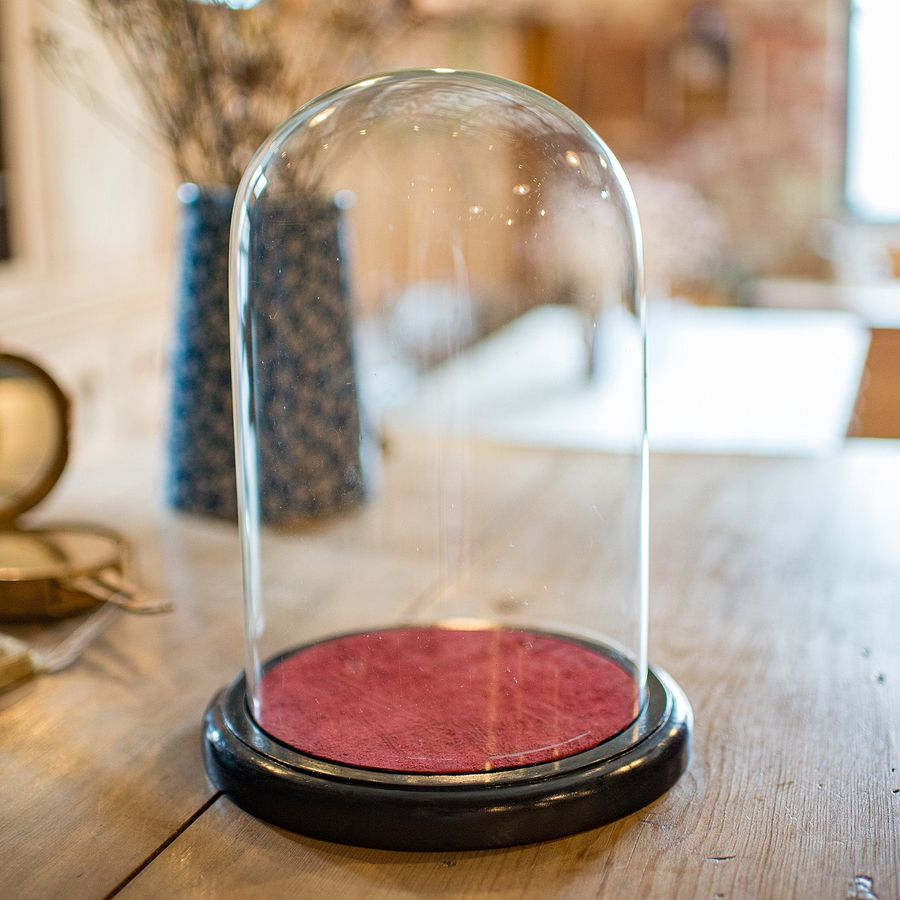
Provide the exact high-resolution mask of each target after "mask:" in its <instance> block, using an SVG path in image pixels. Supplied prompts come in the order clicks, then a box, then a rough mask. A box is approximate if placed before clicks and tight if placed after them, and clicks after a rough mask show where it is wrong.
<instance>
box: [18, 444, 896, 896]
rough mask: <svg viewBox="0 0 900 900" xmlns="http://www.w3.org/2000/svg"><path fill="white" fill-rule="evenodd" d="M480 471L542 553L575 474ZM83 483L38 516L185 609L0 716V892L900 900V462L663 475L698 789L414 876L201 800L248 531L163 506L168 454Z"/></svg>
mask: <svg viewBox="0 0 900 900" xmlns="http://www.w3.org/2000/svg"><path fill="white" fill-rule="evenodd" d="M484 454H485V458H484V465H483V467H482V468H483V471H485V472H486V473H487V474H488V476H489V477H488V478H487V479H486V487H485V501H484V502H485V504H486V510H487V511H488V513H489V512H490V511H491V510H493V512H494V513H496V512H497V511H499V510H507V511H509V510H515V511H516V514H515V515H508V516H507V519H506V524H505V525H504V527H505V528H508V529H509V530H510V534H512V533H513V531H515V532H516V533H518V534H519V537H520V538H522V539H528V535H529V534H532V535H535V534H545V535H546V531H547V529H546V526H544V525H542V524H541V521H542V517H543V516H545V515H547V514H548V512H552V509H554V508H556V507H557V506H558V505H559V503H561V502H565V496H566V492H567V491H572V490H575V489H577V484H578V479H577V478H574V477H573V472H575V471H576V469H577V467H578V466H579V465H582V463H581V462H579V459H582V458H580V457H578V456H577V455H572V456H567V455H565V454H560V453H555V454H548V453H542V452H538V451H514V452H513V451H504V450H500V449H499V448H492V449H486V450H485V451H484ZM75 462H76V464H75V465H74V466H73V467H72V469H71V470H70V471H69V472H68V473H67V475H66V477H65V479H64V483H63V484H62V485H60V487H59V488H58V490H57V492H56V493H55V495H54V497H53V498H52V499H51V500H50V501H48V502H47V503H46V504H45V506H44V507H43V508H42V509H41V510H40V511H39V512H40V516H35V519H37V518H40V519H44V520H46V519H48V518H52V517H61V516H66V517H74V516H77V517H78V518H82V519H95V520H97V521H99V522H103V523H105V524H107V525H112V526H117V527H119V528H120V529H121V530H123V531H124V532H126V533H127V534H128V535H129V536H130V537H131V538H132V539H133V540H134V542H135V545H136V548H137V555H138V562H139V569H140V573H141V575H142V578H143V581H144V582H145V583H146V584H147V585H148V587H150V588H151V589H152V590H153V591H155V592H156V593H158V594H166V595H169V596H171V597H172V598H173V599H174V600H175V602H176V604H177V609H176V610H175V612H173V613H171V614H168V615H164V616H158V617H155V618H152V619H151V618H137V617H128V616H124V615H123V616H122V617H120V619H119V620H118V621H117V622H116V623H115V624H114V625H113V626H112V627H111V628H110V630H109V631H108V632H107V633H106V634H105V635H104V636H103V637H102V638H101V639H100V640H99V641H97V642H96V643H95V644H94V645H93V646H92V647H91V648H90V649H89V651H88V652H87V653H86V655H85V656H84V658H83V659H82V660H81V662H80V663H79V664H77V665H76V666H74V667H73V668H71V669H69V670H67V671H65V672H63V673H61V674H58V675H55V676H44V677H41V678H38V679H34V680H32V681H31V682H28V683H26V684H24V685H23V686H21V687H19V688H17V689H15V690H12V691H9V692H6V693H4V694H0V897H4V898H7V897H8V898H31V897H36V898H38V897H39V898H44V897H66V898H78V897H91V898H94V897H102V896H109V895H118V894H122V895H123V896H125V897H129V898H136V897H152V898H158V897H176V896H201V897H216V898H219V897H254V898H255V897H288V896H291V897H295V896H298V897H315V898H321V897H340V898H349V897H365V898H378V897H417V896H430V895H442V896H449V897H467V898H468V897H503V898H507V897H535V898H548V897H615V898H620V897H652V898H660V897H661V898H668V897H677V898H698V897H708V898H726V897H727V898H743V897H767V898H779V900H781V898H788V897H804V898H805V897H809V898H830V897H832V898H844V897H847V896H853V897H866V898H871V897H878V898H881V900H885V898H890V897H900V695H898V685H900V652H898V650H900V446H898V445H896V444H890V443H881V444H879V443H874V442H873V443H869V442H858V443H855V444H854V443H851V444H850V445H848V447H847V449H846V450H845V451H843V452H842V453H840V454H839V455H836V456H833V457H830V458H824V459H799V458H792V459H784V458H753V459H747V458H729V457H714V456H709V457H700V456H658V457H655V458H654V461H653V469H652V471H653V475H652V487H653V495H652V496H653V500H652V548H653V557H652V565H651V570H652V575H651V586H652V587H651V589H652V593H651V627H650V658H651V662H652V663H653V664H654V665H657V666H660V667H662V668H665V669H667V670H668V671H670V672H671V673H672V674H673V675H674V676H675V677H676V679H677V680H678V681H679V683H680V684H681V685H682V687H683V688H684V689H685V690H686V691H687V693H688V695H689V697H690V698H691V701H692V703H693V705H694V712H695V716H696V730H695V740H694V755H693V759H692V762H691V764H690V767H689V769H688V771H687V773H686V774H685V775H684V776H683V778H682V779H681V781H680V782H679V783H678V784H677V785H676V786H675V787H674V788H673V789H672V790H671V791H670V792H669V793H668V794H667V795H665V796H664V797H663V798H661V799H660V800H658V801H657V802H655V803H654V804H652V805H651V806H649V807H647V808H645V809H643V810H641V811H640V812H638V813H635V814H634V815H632V816H629V817H628V818H626V819H624V820H621V821H619V822H617V823H615V824H612V825H609V826H606V827H604V828H600V829H597V830H595V831H591V832H588V833H585V834H581V835H577V836H575V837H570V838H566V839H563V840H558V841H554V842H550V843H546V844H542V845H534V846H526V847H519V848H515V849H510V850H496V851H487V852H465V853H421V854H412V853H393V852H386V851H375V850H365V849H359V848H351V847H343V846H337V845H331V844H327V843H323V842H319V841H314V840H310V839H307V838H304V837H299V836H295V835H292V834H289V833H287V832H284V831H282V830H279V829H277V828H274V827H271V826H269V825H267V824H265V823H262V822H259V821H256V820H254V819H253V818H251V817H250V816H248V815H246V814H245V813H243V812H242V811H241V810H239V809H237V808H236V807H235V806H233V805H232V804H231V803H230V802H229V801H228V800H227V799H226V798H224V797H222V796H220V795H218V794H217V793H216V792H215V791H214V790H213V789H212V788H211V787H210V785H209V784H208V782H207V781H206V778H205V775H204V771H203V765H202V761H201V754H200V744H201V717H202V713H203V710H204V707H205V706H206V704H207V702H208V701H209V700H210V698H211V697H212V695H213V694H214V693H215V691H216V690H217V689H218V688H220V687H221V686H222V685H224V684H225V683H226V682H227V681H229V680H230V679H231V678H232V677H233V676H234V675H235V674H236V673H237V671H238V670H239V668H240V666H241V665H242V627H241V602H240V578H239V559H238V546H237V537H236V532H235V529H234V528H233V527H229V526H228V525H225V524H221V523H210V522H205V521H201V520H197V519H191V518H186V517H178V516H176V515H174V514H172V513H169V512H166V511H165V510H163V509H161V505H160V503H159V501H158V499H157V494H158V489H157V484H158V473H157V459H156V455H155V454H154V453H153V452H152V451H151V449H150V448H147V447H138V448H134V450H133V451H129V452H128V453H119V454H117V455H116V456H115V457H114V458H113V457H111V459H110V460H105V461H103V460H95V461H94V462H93V463H92V464H91V465H79V464H78V461H77V460H76V461H75ZM407 463H408V460H407V461H403V460H400V461H399V463H398V464H401V465H406V464H407ZM573 467H576V468H573ZM400 506H401V507H402V504H400ZM410 506H412V503H410ZM391 515H392V516H395V517H397V523H398V524H397V538H396V547H395V550H394V552H393V553H391V554H387V555H386V557H385V559H384V561H383V564H384V566H385V572H386V573H387V574H389V575H390V576H391V578H392V579H393V584H394V586H395V588H396V586H397V585H400V586H401V587H402V588H403V589H404V590H406V589H408V590H414V589H416V585H417V583H418V580H419V573H418V572H417V570H416V568H415V566H414V565H412V563H411V557H410V555H409V554H406V555H404V543H403V541H404V538H403V532H404V527H403V526H404V523H408V522H409V521H410V519H409V516H411V515H412V516H414V510H412V509H402V508H398V509H396V510H394V512H393V513H391ZM486 515H487V513H486ZM338 530H339V531H340V529H338ZM353 537H354V538H355V539H356V538H360V535H358V534H357V535H355V536H353ZM323 539H324V538H323ZM342 539H344V540H346V539H347V535H346V534H344V535H343V538H342ZM361 539H364V535H363V536H362V538H361ZM551 543H552V541H551ZM354 577H356V576H355V575H354V573H353V571H352V570H350V571H348V567H346V566H343V567H339V566H334V565H332V566H331V567H330V568H329V569H328V570H327V571H325V570H323V574H322V575H321V581H322V583H321V589H322V590H323V591H328V590H349V589H352V587H353V584H352V582H353V579H354ZM65 627H68V626H56V632H54V633H58V632H59V630H60V629H61V628H65ZM9 630H12V629H9ZM17 633H20V634H21V633H22V631H21V629H20V630H19V631H18V632H17ZM28 634H29V635H30V636H32V637H35V639H40V640H43V641H45V642H50V640H51V638H52V637H53V634H51V633H48V632H47V631H46V630H45V631H43V632H41V633H38V632H35V631H33V630H29V632H28ZM867 891H868V893H866V892H867Z"/></svg>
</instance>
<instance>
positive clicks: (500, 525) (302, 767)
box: [208, 70, 686, 846]
mask: <svg viewBox="0 0 900 900" xmlns="http://www.w3.org/2000/svg"><path fill="white" fill-rule="evenodd" d="M231 240H232V251H231V303H232V311H231V312H232V350H233V359H232V363H233V378H234V394H235V417H236V435H237V459H238V485H239V498H238V499H239V522H240V532H241V540H242V551H243V568H244V602H245V614H246V626H245V627H246V671H245V675H244V678H243V679H242V680H240V686H239V690H240V691H241V692H242V693H243V692H244V691H245V692H246V705H245V706H244V707H243V708H244V709H245V710H246V711H247V722H245V723H244V724H243V725H241V726H239V727H238V726H235V725H234V724H233V722H232V726H233V727H234V728H236V729H237V730H239V731H240V730H241V729H243V732H244V743H245V744H252V745H253V746H255V747H256V748H257V749H258V750H259V749H260V748H262V749H263V750H264V752H265V753H266V754H268V756H269V757H270V758H276V757H277V758H278V759H279V760H280V761H281V762H282V763H283V764H285V765H287V766H288V767H289V768H290V767H293V768H292V769H291V771H292V772H293V773H294V775H296V772H298V771H302V772H304V773H305V775H304V777H306V775H310V774H311V775H312V776H313V777H321V778H324V779H332V783H333V781H334V780H335V779H337V780H340V779H344V780H346V782H347V783H348V784H351V783H352V784H353V785H356V786H357V787H359V789H360V790H368V789H369V788H372V789H375V788H379V786H380V788H379V789H381V788H383V789H385V790H388V789H389V790H393V791H394V793H393V794H391V795H390V796H391V797H392V798H393V801H396V798H397V797H399V796H400V795H399V794H398V793H397V792H398V791H401V790H412V789H413V788H415V789H416V790H418V789H419V788H421V789H422V790H424V791H426V793H427V791H436V792H437V793H436V794H432V795H429V796H430V797H431V799H430V800H428V797H427V796H426V794H423V795H422V797H423V798H425V801H428V802H427V803H425V805H428V803H431V806H432V807H433V806H434V802H433V801H434V797H445V796H450V795H451V794H452V796H453V797H454V798H455V799H454V802H456V801H457V800H458V799H459V798H460V797H462V796H463V794H462V793H453V792H454V791H457V790H460V789H461V788H462V787H463V786H465V788H466V791H467V792H474V793H473V794H472V796H473V797H476V798H477V795H478V790H479V789H481V790H482V794H483V793H484V789H485V788H487V789H490V790H495V791H496V790H497V789H500V788H503V789H510V790H515V789H516V787H517V786H518V787H521V786H522V785H524V784H528V785H532V786H534V785H536V784H539V783H541V782H542V781H543V780H546V779H549V780H550V781H551V782H552V781H553V779H554V778H556V777H557V776H559V775H560V773H564V772H575V773H577V772H582V771H584V767H585V766H589V765H591V766H593V767H594V768H595V769H596V767H597V766H602V765H606V763H607V762H608V761H609V760H610V759H614V758H620V757H621V756H622V754H623V752H625V751H628V750H629V749H633V748H634V747H636V746H637V745H638V744H640V743H641V742H642V741H644V740H645V738H646V737H647V734H648V733H649V732H650V731H652V730H653V728H655V727H657V725H656V724H654V722H656V719H654V722H649V720H648V719H647V716H648V712H647V711H648V710H649V709H651V707H653V708H654V709H655V708H656V707H659V709H656V713H654V714H653V715H656V718H657V719H658V718H659V716H660V715H662V713H661V712H660V709H662V707H660V703H662V704H663V706H666V704H668V706H667V707H666V708H668V709H669V710H670V712H671V707H672V705H673V702H672V699H671V696H670V695H669V694H666V691H663V695H665V696H663V697H662V700H654V699H653V697H652V696H651V694H652V693H653V691H652V690H648V668H647V659H646V646H647V584H648V583H647V565H648V560H647V550H648V548H647V535H648V528H647V524H648V523H647V516H648V500H647V440H646V386H645V385H646V380H645V369H644V367H645V361H644V357H645V354H644V320H643V316H644V308H643V293H642V290H643V284H642V259H641V241H640V229H639V224H638V218H637V212H636V209H635V204H634V200H633V198H632V194H631V191H630V188H629V186H628V182H627V180H626V177H625V174H624V172H623V171H622V168H621V166H620V165H619V163H618V162H617V160H616V159H615V157H614V156H613V155H612V153H611V152H610V151H609V149H608V148H607V147H606V146H605V144H604V143H603V142H602V141H601V140H600V139H599V138H598V137H597V135H596V134H595V133H594V132H593V131H592V130H591V129H590V128H589V127H588V126H587V125H586V124H585V123H584V122H583V121H582V120H581V119H579V118H578V117H577V116H576V115H574V114H573V113H572V112H570V111H569V110H568V109H566V108H565V107H563V106H561V105H560V104H559V103H557V102H555V101H554V100H552V99H550V98H548V97H546V96H544V95H542V94H540V93H538V92H536V91H534V90H531V89H529V88H527V87H524V86H522V85H519V84H515V83H513V82H510V81H506V80H503V79H499V78H495V77H491V76H487V75H481V74H477V73H467V72H456V71H451V70H427V71H415V72H399V73H394V74H388V75H381V76H377V77H372V78H368V79H365V80H363V81H360V82H358V83H355V84H352V85H349V86H346V87H343V88H340V89H338V90H335V91H332V92H330V93H328V94H325V95H323V96H322V97H320V98H318V99H316V100H314V101H312V102H311V103H309V104H307V105H306V106H304V107H303V108H302V109H300V110H299V111H298V112H297V113H296V114H295V115H294V116H293V117H291V118H290V119H289V120H288V121H287V122H285V123H284V125H283V126H282V127H280V128H279V129H278V130H277V131H276V132H275V133H274V134H273V135H272V136H271V137H270V138H269V139H268V140H267V141H266V143H265V144H264V145H263V147H261V148H260V150H259V151H258V153H257V154H256V156H255V158H254V160H253V161H252V163H251V164H250V166H249V167H248V169H247V172H246V174H245V177H244V179H243V181H242V183H241V186H240V188H239V190H238V194H237V200H236V203H235V210H234V216H233V221H232V238H231ZM650 680H651V682H652V683H653V685H656V684H657V682H658V679H657V678H656V676H655V675H654V674H653V672H652V671H651V673H650ZM654 690H656V688H654ZM666 697H668V699H666ZM676 705H677V704H676ZM682 705H683V704H682ZM234 708H235V709H237V707H234ZM682 712H683V710H682ZM657 714H658V715H657ZM237 715H238V713H237V712H235V713H234V714H233V716H232V719H233V718H234V716H237ZM651 717H652V716H651ZM682 718H683V716H682ZM227 719H228V716H227V715H226V716H225V719H223V721H226V720H227ZM220 724H221V723H220ZM657 724H658V723H657ZM683 724H684V723H683V722H682V725H683ZM685 730H686V726H685V727H684V728H682V731H685ZM248 734H249V735H250V737H247V735H248ZM209 735H210V732H209V731H208V738H209V739H210V740H211V741H212V743H213V744H215V742H216V740H220V739H221V728H220V725H216V728H215V730H214V732H213V733H212V737H211V738H210V737H209ZM679 759H681V757H679ZM681 767H683V760H682V762H680V763H679V764H678V766H676V765H675V764H674V763H673V764H672V765H670V769H671V772H670V773H669V775H668V776H667V777H668V781H667V783H666V784H665V786H663V787H662V789H663V790H664V789H665V787H667V786H668V784H670V783H671V781H672V780H674V778H677V775H678V773H680V771H681ZM676 769H677V771H675V770H676ZM217 771H218V772H219V775H218V778H219V781H220V782H221V781H223V780H224V781H226V782H228V786H229V787H231V788H233V789H234V790H235V791H237V792H238V793H240V790H241V785H239V784H237V781H239V780H240V779H237V781H235V779H232V780H231V781H228V778H226V777H225V776H222V774H221V771H220V770H219V769H217V767H216V765H212V766H211V772H212V774H213V779H214V780H216V778H217V775H216V772H217ZM672 772H674V775H672ZM294 775H292V776H291V778H293V777H294ZM288 780H290V779H288ZM529 790H531V788H529ZM441 791H444V793H443V794H442V793H441ZM447 792H449V793H447ZM551 792H552V789H551ZM659 792H661V791H660V790H657V792H656V793H657V794H658V793H659ZM413 793H415V792H414V791H413ZM557 793H558V792H557ZM366 796H367V797H368V796H370V795H368V794H367V795H366ZM417 796H418V795H417ZM511 796H512V795H511ZM548 796H549V795H548ZM641 796H643V795H642V794H641V791H640V790H637V791H633V792H632V795H631V796H630V798H629V800H628V802H627V803H626V804H625V805H626V806H629V804H630V806H629V809H628V810H627V811H630V809H631V808H636V805H637V806H639V805H641V804H642V803H644V802H647V797H644V799H641ZM491 797H493V798H494V799H493V800H490V801H483V802H482V801H478V800H477V799H476V800H475V801H473V802H475V803H476V805H477V804H478V803H479V802H481V804H482V808H481V813H482V818H483V819H484V821H485V822H488V821H493V820H492V819H491V816H494V817H496V809H497V808H499V807H497V800H498V798H499V797H500V795H498V794H496V793H494V794H491ZM308 799H309V798H307V800H308ZM370 799H371V797H370ZM393 801H391V802H393ZM239 802H241V800H240V799H239ZM360 802H362V803H363V806H365V802H367V801H360ZM372 802H373V803H374V805H375V806H377V804H378V802H380V801H378V800H377V799H376V800H373V801H372ZM410 802H413V803H414V801H410ZM423 802H424V801H423ZM511 802H512V801H511ZM535 802H536V803H537V801H535ZM541 803H543V804H544V806H546V805H547V801H546V797H545V798H544V800H542V801H541ZM491 804H493V806H492V805H491ZM244 805H245V806H247V808H249V809H251V811H254V812H257V813H258V814H261V815H263V816H265V817H267V818H271V819H273V820H275V821H279V823H281V824H285V823H286V824H288V826H289V827H296V828H298V830H304V831H307V832H308V833H314V834H319V835H320V836H325V837H336V839H339V840H344V839H346V840H349V841H351V842H355V843H369V844H372V845H375V846H490V845H496V844H500V843H512V842H517V841H521V840H533V839H536V837H541V836H551V834H552V833H565V832H566V831H573V830H578V828H581V827H587V826H588V825H590V824H596V822H597V821H603V820H608V819H609V818H611V817H614V815H616V814H621V813H622V811H623V810H618V812H615V811H613V812H610V810H607V812H606V814H605V818H604V817H603V816H598V814H597V813H596V812H595V813H594V814H593V818H590V817H588V818H589V820H587V819H586V820H585V821H584V822H581V820H580V819H579V817H578V816H577V815H576V816H574V817H572V816H569V818H568V819H567V820H566V821H567V824H565V825H562V824H560V825H557V826H556V827H555V829H554V828H550V829H549V830H546V829H545V831H540V830H538V831H529V829H528V828H524V829H520V830H519V831H515V829H513V831H515V833H513V832H510V831H509V830H508V829H507V830H506V831H503V829H501V832H502V834H500V833H499V832H496V829H495V833H493V834H492V835H487V831H490V828H491V827H493V826H489V825H485V826H484V828H481V825H478V826H473V827H474V831H471V830H470V832H469V834H470V837H469V838H466V839H463V840H462V843H460V841H459V840H456V841H455V842H454V840H449V839H448V840H443V839H441V838H439V837H435V838H433V839H432V838H428V839H424V838H423V839H422V840H421V841H419V840H418V838H417V837H416V836H415V835H413V836H412V837H410V836H409V832H410V831H411V830H413V831H416V833H417V834H419V835H421V834H424V833H425V832H427V831H428V827H430V826H425V825H421V823H420V826H421V830H418V829H419V826H416V827H415V828H413V829H411V828H410V826H409V825H407V826H405V827H406V832H407V837H408V838H409V839H408V840H407V839H405V838H404V839H399V840H394V839H392V838H389V837H386V836H384V835H386V834H387V833H388V832H390V829H391V827H392V826H391V825H390V823H389V822H388V824H385V821H387V820H385V821H381V822H379V824H378V826H377V827H374V828H370V829H369V832H368V833H367V834H362V835H361V836H360V834H358V833H357V832H355V831H354V830H353V827H350V826H347V828H349V831H348V830H347V828H344V830H343V831H340V830H338V831H334V830H333V829H332V830H331V831H329V827H319V826H318V825H315V824H310V823H309V821H308V817H307V818H303V816H302V815H300V814H298V815H300V818H293V819H292V818H290V817H288V819H287V820H285V818H284V816H281V818H279V815H278V814H277V812H276V813H273V812H272V810H271V808H267V809H262V808H261V806H260V804H259V803H256V804H255V805H254V801H252V800H250V801H248V802H245V803H244ZM263 805H265V804H263ZM538 805H540V804H538ZM613 805H615V804H613ZM270 806H271V804H270ZM501 806H502V804H501ZM388 807H390V802H388ZM308 808H309V804H308V803H307V809H308ZM610 809H611V808H610ZM485 810H487V812H485ZM491 810H493V812H491ZM416 815H417V813H411V816H412V818H411V819H409V821H413V822H414V821H416ZM426 815H427V814H426ZM567 815H568V814H567ZM364 818H365V817H364ZM533 818H534V816H532V819H533ZM538 818H540V816H538ZM354 821H356V820H354ZM342 827H343V826H342ZM354 827H355V826H354ZM435 827H437V828H438V829H440V828H441V827H442V826H441V824H440V822H438V823H437V825H436V826H435ZM485 829H487V831H485V835H487V836H485V835H482V831H484V830H485ZM473 834H474V835H477V836H475V837H472V836H471V835H473Z"/></svg>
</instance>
